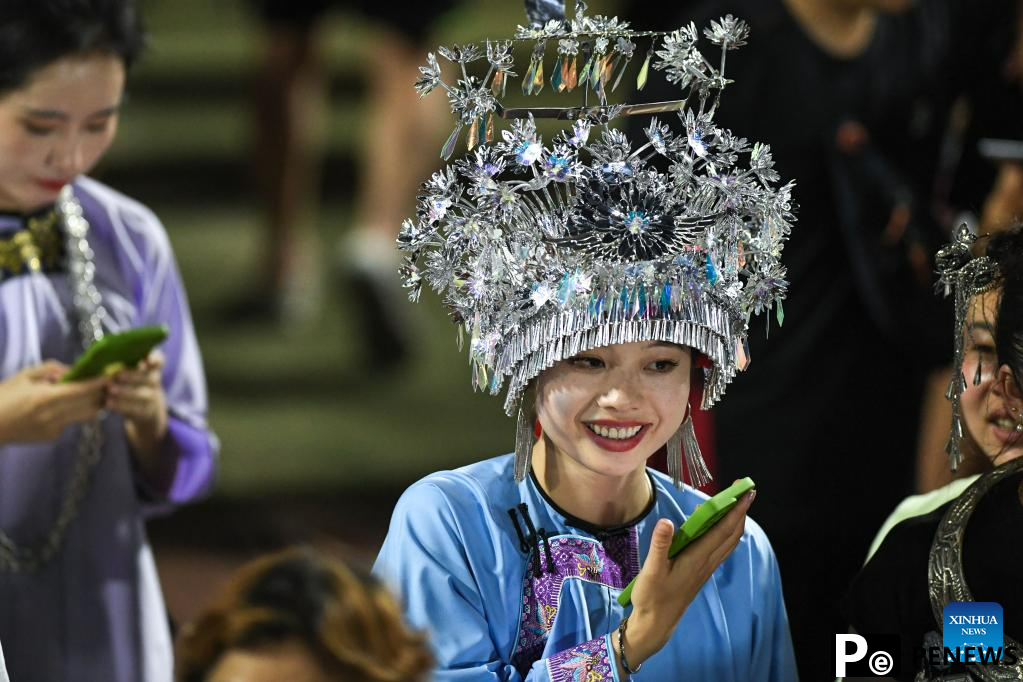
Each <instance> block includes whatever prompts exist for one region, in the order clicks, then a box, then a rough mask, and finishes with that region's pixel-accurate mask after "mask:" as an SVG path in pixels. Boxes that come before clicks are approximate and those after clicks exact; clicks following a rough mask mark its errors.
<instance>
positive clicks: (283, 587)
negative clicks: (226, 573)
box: [177, 548, 432, 682]
mask: <svg viewBox="0 0 1023 682" xmlns="http://www.w3.org/2000/svg"><path fill="white" fill-rule="evenodd" d="M285 642H299V643H301V644H302V645H303V646H304V647H305V648H306V650H307V651H308V652H309V653H310V654H311V655H312V656H313V657H314V658H315V659H316V660H317V661H318V662H319V664H320V666H321V667H322V668H323V670H324V671H325V672H327V673H328V674H330V675H331V676H332V678H333V679H338V680H359V681H360V682H423V681H425V680H426V678H427V676H428V675H429V671H430V669H431V666H432V657H431V655H430V653H429V651H428V649H427V646H426V641H425V637H424V636H423V635H421V634H419V633H416V632H413V631H412V630H410V629H409V628H408V626H406V625H405V623H404V621H403V620H402V616H401V609H400V607H399V606H398V603H397V601H396V600H395V599H394V597H392V596H391V594H390V593H389V592H388V591H387V590H386V589H385V588H384V587H383V585H381V584H380V582H379V581H378V580H376V579H375V578H373V576H371V575H369V574H366V573H361V572H356V571H353V570H351V569H349V568H348V567H347V566H345V565H344V564H342V563H341V562H339V561H335V560H331V559H328V558H327V557H325V556H324V555H322V554H320V553H318V552H316V551H314V550H312V549H308V548H295V549H289V550H285V551H283V552H278V553H276V554H272V555H269V556H266V557H263V558H260V559H257V560H255V561H253V562H250V563H249V564H246V565H245V566H243V567H242V568H241V569H239V570H238V572H237V573H235V574H234V576H233V577H232V579H231V582H230V583H229V584H228V586H227V588H226V589H225V590H224V592H223V594H222V595H221V598H220V599H219V600H218V601H217V602H216V603H215V604H214V605H213V607H212V608H210V609H208V610H207V611H205V612H204V613H203V614H202V615H201V616H200V617H199V619H198V620H196V621H195V623H194V624H192V625H189V626H187V627H186V628H185V629H183V630H182V633H181V637H180V638H179V640H178V656H177V669H178V670H177V674H178V679H179V680H182V682H203V681H204V680H205V679H206V678H207V677H208V675H209V674H210V673H211V672H212V671H213V669H214V668H215V667H216V665H217V662H218V661H219V660H220V658H221V657H222V656H223V655H224V654H225V653H227V652H228V651H231V650H237V649H242V650H250V651H252V650H260V649H263V648H265V647H272V646H274V645H277V644H281V643H285Z"/></svg>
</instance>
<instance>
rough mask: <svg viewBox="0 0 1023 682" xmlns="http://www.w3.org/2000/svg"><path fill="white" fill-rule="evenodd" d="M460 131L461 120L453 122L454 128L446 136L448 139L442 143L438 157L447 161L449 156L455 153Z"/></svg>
mask: <svg viewBox="0 0 1023 682" xmlns="http://www.w3.org/2000/svg"><path fill="white" fill-rule="evenodd" d="M460 132H462V122H461V121H459V122H458V123H457V124H455V129H454V130H452V131H451V135H449V136H448V141H447V142H445V143H444V147H442V148H441V150H440V158H442V159H444V160H445V161H447V160H448V159H450V158H451V155H452V154H454V153H455V145H456V144H457V143H458V134H459V133H460Z"/></svg>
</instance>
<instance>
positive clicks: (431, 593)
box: [375, 2, 797, 682]
mask: <svg viewBox="0 0 1023 682" xmlns="http://www.w3.org/2000/svg"><path fill="white" fill-rule="evenodd" d="M557 4H558V3H537V2H527V7H528V8H530V9H529V10H528V11H530V19H531V21H533V22H534V23H533V24H532V26H531V27H530V28H525V27H520V29H519V33H518V39H520V40H525V41H529V40H536V41H537V45H536V47H535V49H534V51H533V53H532V54H533V57H532V62H531V65H530V66H529V70H528V72H527V73H528V74H529V75H527V77H526V80H527V81H528V82H529V83H530V84H531V85H530V86H529V87H527V88H526V90H529V91H532V90H533V87H534V85H539V86H541V87H542V84H543V69H542V66H543V64H542V58H543V54H544V48H543V46H544V44H545V41H546V40H547V39H548V38H554V37H557V38H559V39H560V40H559V50H560V51H561V52H559V54H561V53H564V54H562V57H559V62H557V63H556V65H555V67H554V70H553V73H554V78H555V80H554V81H553V82H552V87H553V88H555V89H557V90H559V91H560V90H563V89H564V88H563V87H561V86H562V85H564V83H565V82H566V81H567V82H571V81H572V80H573V77H572V74H573V72H574V71H575V69H576V67H575V66H572V64H575V63H576V59H575V57H574V56H573V57H572V59H571V61H570V60H569V58H568V55H569V53H570V54H571V55H575V53H576V51H578V49H579V46H580V45H585V46H586V47H585V48H584V50H585V51H588V50H590V49H593V50H594V52H593V53H592V54H585V53H584V54H583V55H582V56H580V57H579V60H578V61H579V63H584V64H585V66H583V74H584V75H583V76H582V80H580V83H584V82H585V80H587V79H588V80H589V81H590V83H589V85H582V87H584V88H588V89H589V88H592V89H593V90H594V91H595V92H596V93H597V94H596V95H595V97H597V98H599V100H600V102H601V103H602V104H604V103H605V97H606V94H607V93H606V92H605V91H604V88H605V86H607V87H609V88H610V89H612V90H613V87H614V86H613V85H607V83H606V82H605V81H609V80H610V77H611V72H613V71H615V68H616V65H617V64H620V63H621V64H626V65H627V64H628V60H629V58H630V57H631V55H632V53H633V52H634V51H635V50H636V44H635V43H633V42H632V40H633V39H639V38H641V37H642V39H644V40H645V39H647V38H649V35H650V34H637V33H633V32H631V31H628V30H626V29H625V27H624V26H622V25H620V24H619V23H618V21H617V19H613V18H612V19H608V18H604V17H592V18H591V17H587V16H585V3H577V4H576V15H575V17H574V18H573V19H572V21H571V22H569V21H568V20H566V19H565V18H563V17H549V21H544V20H543V18H544V13H545V10H544V9H543V7H541V6H540V5H545V6H548V7H550V6H554V5H557ZM706 35H707V36H708V37H709V39H710V40H711V42H713V43H715V44H717V45H719V46H721V47H722V50H723V51H727V50H730V49H732V48H734V47H737V46H740V45H742V44H743V43H744V41H745V37H746V28H745V24H744V23H743V22H741V21H738V20H736V19H735V18H733V17H731V16H729V17H725V18H723V19H722V20H721V21H720V22H713V23H712V25H711V27H710V28H709V29H708V30H707V32H706ZM698 38H699V34H698V33H697V32H696V29H695V28H694V27H689V28H685V29H682V30H680V31H676V32H674V33H671V34H667V35H665V36H664V37H663V40H664V43H663V45H664V49H663V50H662V51H661V52H658V53H657V54H658V55H659V56H661V58H662V60H659V61H658V62H657V63H655V64H654V67H655V69H656V70H662V71H666V72H667V74H668V78H669V80H672V82H674V83H676V84H678V85H679V87H680V89H681V91H682V92H681V94H680V96H679V97H680V101H679V102H674V103H667V104H672V105H675V106H674V108H675V109H677V108H678V107H679V106H682V105H685V104H692V106H693V108H692V110H687V109H683V111H682V112H681V114H680V117H681V121H682V125H683V126H684V127H685V130H684V132H683V133H682V134H680V135H679V136H677V137H676V136H674V134H673V133H672V132H671V130H670V126H667V125H662V124H660V123H659V122H658V121H657V120H656V119H654V120H651V121H650V123H649V127H648V128H646V129H645V130H644V132H645V134H646V136H647V139H648V140H649V142H648V143H646V144H638V145H637V146H636V149H635V150H633V148H632V142H631V141H630V140H629V139H628V137H627V136H626V135H625V134H624V133H623V132H622V131H621V130H618V129H614V128H611V127H610V126H609V125H608V123H609V119H611V118H614V116H616V115H617V114H618V113H620V110H619V108H618V107H614V106H608V107H604V106H595V107H593V108H592V109H584V110H578V109H562V110H557V112H558V115H559V117H561V118H562V119H568V120H569V121H570V124H569V126H570V127H569V128H568V129H566V130H562V131H561V132H559V133H557V134H556V135H554V137H553V139H552V140H551V141H550V142H549V143H548V146H547V147H544V144H543V142H542V140H541V136H540V132H539V130H538V128H537V125H536V123H535V121H534V120H533V115H534V113H535V114H536V115H537V116H550V115H552V111H551V110H550V109H537V110H524V112H523V110H519V114H520V116H521V117H520V118H517V119H515V120H512V121H510V122H509V123H508V129H507V130H504V131H502V135H501V138H503V142H497V143H496V144H492V145H491V144H490V141H491V139H492V138H496V135H494V133H493V130H492V129H491V128H492V126H494V125H495V123H494V121H493V116H492V112H493V111H495V110H498V111H499V109H498V102H497V101H496V98H498V97H500V96H501V93H502V92H503V87H502V83H503V78H504V77H505V75H507V73H510V69H511V67H512V66H513V64H512V62H513V61H514V60H513V57H512V55H511V43H510V42H509V43H494V42H490V41H488V42H487V52H486V59H487V61H489V63H490V70H489V73H488V75H487V76H486V77H485V78H483V79H482V80H481V79H479V78H478V77H476V76H474V75H470V74H469V70H470V69H471V65H472V63H473V62H479V61H482V59H483V51H482V49H481V48H480V47H478V46H476V45H465V46H459V47H456V48H450V49H449V48H441V50H440V51H439V54H440V55H441V56H442V57H444V58H445V59H447V60H448V61H452V62H458V63H459V66H460V67H461V68H460V70H461V73H462V74H463V78H462V79H461V80H460V81H459V82H458V83H457V84H456V85H455V86H451V85H448V84H446V83H444V82H443V81H442V75H443V73H442V70H441V68H440V66H439V64H438V62H437V59H436V55H434V54H431V55H429V56H428V65H427V66H425V67H423V68H422V69H421V71H422V73H423V76H422V78H421V79H420V80H419V81H418V82H417V88H419V89H420V91H421V92H423V93H424V94H425V93H428V92H429V91H430V90H433V89H434V88H436V87H441V86H442V84H443V87H444V89H445V90H446V91H447V92H448V94H449V97H450V101H451V102H452V106H453V108H454V109H455V111H456V113H458V114H459V122H458V123H456V127H455V130H454V133H453V134H452V138H451V139H450V140H449V144H448V145H447V146H445V150H444V154H445V155H450V154H451V153H453V149H454V142H456V141H457V139H458V135H459V131H460V130H461V127H462V125H463V123H464V124H467V125H469V127H470V131H469V142H468V144H469V148H470V150H472V149H473V148H474V147H476V149H475V151H474V152H470V154H469V155H468V156H467V157H466V158H465V159H463V160H460V161H458V162H456V163H455V164H453V165H452V166H449V167H448V168H447V169H445V170H444V171H443V172H440V173H437V174H435V175H434V176H433V177H432V178H431V179H430V181H429V182H427V183H424V185H423V189H422V192H421V193H420V196H419V211H418V212H417V216H416V219H415V220H408V221H406V222H405V224H404V225H403V228H402V231H401V233H400V235H399V238H398V243H399V248H400V249H401V250H402V251H404V252H405V253H406V254H407V258H406V260H405V262H404V263H403V265H402V268H401V275H402V277H403V279H404V280H405V283H406V286H407V287H408V288H410V289H411V291H412V293H411V297H412V298H413V299H415V298H416V297H417V296H418V293H419V290H420V289H421V287H422V285H423V283H424V282H425V283H427V284H428V285H430V286H431V287H433V288H434V289H436V290H437V291H438V292H439V293H440V294H441V295H442V296H443V298H444V301H445V304H446V305H447V306H448V307H449V309H450V311H451V317H452V319H453V320H454V321H455V322H456V323H458V324H459V325H461V326H462V328H463V331H464V332H466V333H468V334H469V335H470V337H471V342H470V345H469V354H470V360H471V363H472V369H473V379H474V383H475V384H476V386H477V387H478V388H480V389H482V390H488V391H490V392H491V393H498V392H499V391H500V390H501V387H502V385H504V384H507V386H508V392H507V397H506V399H505V409H506V411H507V412H508V414H509V416H511V415H517V423H516V437H515V452H514V453H513V454H509V455H505V456H502V457H496V458H493V459H489V460H485V461H482V462H479V463H476V464H471V465H468V466H465V467H462V468H460V469H457V470H455V471H444V472H439V473H436V474H433V475H431V476H428V477H426V478H425V479H423V480H422V481H420V482H418V483H416V484H415V485H413V486H412V487H411V488H409V490H408V491H406V492H405V494H404V495H403V496H402V498H401V499H400V500H399V502H398V505H397V507H396V509H395V511H394V515H393V517H392V520H391V526H390V530H389V532H388V535H387V538H386V540H385V541H384V545H383V548H382V549H381V551H380V555H379V557H378V559H377V563H376V566H375V570H376V571H377V572H378V573H380V574H381V575H383V576H385V577H386V578H388V579H390V580H392V581H394V584H395V585H396V587H397V588H398V590H399V592H400V593H401V594H402V596H403V598H404V601H405V605H406V616H407V618H408V619H409V621H410V622H411V624H412V625H414V626H416V627H420V628H424V629H429V630H430V631H431V634H432V637H431V642H432V645H433V646H434V657H435V659H436V661H437V670H436V674H435V679H437V680H470V681H472V682H483V681H484V680H487V681H491V680H529V681H531V682H540V681H541V680H542V681H547V680H554V681H557V682H560V681H562V680H573V681H582V680H585V682H600V681H602V680H623V679H626V678H628V676H630V675H631V674H632V673H634V672H638V671H639V669H640V667H641V666H642V668H643V677H644V679H651V680H676V679H693V680H715V682H740V681H741V682H756V681H759V680H764V681H771V682H773V681H777V682H782V681H785V682H789V681H791V680H795V679H796V677H797V675H796V670H795V662H794V657H793V652H792V644H791V640H790V637H789V632H788V621H787V617H786V612H785V605H784V602H783V599H782V593H781V586H780V579H779V575H778V567H777V564H776V562H775V558H774V554H773V551H772V550H771V546H770V544H769V543H768V541H767V538H766V536H765V535H764V533H763V531H762V530H761V529H760V527H759V526H757V524H756V523H754V522H753V521H752V520H750V519H748V518H746V512H747V511H748V510H749V508H750V505H751V504H752V502H753V496H754V493H753V492H752V491H751V492H750V493H749V494H747V495H745V496H743V498H742V499H741V500H740V501H739V502H738V504H736V505H735V507H734V508H733V509H732V510H731V511H730V512H729V513H728V514H727V515H726V516H724V517H723V518H721V520H720V521H719V522H718V523H717V524H716V525H715V526H714V527H713V528H711V530H710V531H708V532H707V533H706V534H704V535H702V536H701V537H700V538H699V539H697V540H696V541H695V542H693V543H692V544H690V545H688V546H687V547H686V548H685V549H684V550H683V551H682V552H681V553H679V554H678V555H677V556H676V557H675V558H674V559H669V557H668V552H669V546H670V544H671V541H672V534H673V530H674V528H675V527H676V526H678V525H680V524H682V523H684V522H685V521H686V520H687V519H688V518H690V516H691V515H692V513H693V511H694V510H695V509H696V507H697V506H698V505H700V504H702V503H703V502H705V501H706V499H707V498H706V496H705V495H703V494H702V493H701V492H699V491H698V490H696V487H698V486H701V485H703V484H704V483H705V482H706V481H707V479H708V477H709V472H708V471H707V469H706V466H705V465H704V463H703V460H702V457H701V456H700V454H699V452H698V451H697V449H696V441H695V437H694V436H693V430H692V420H691V418H689V417H688V416H687V413H688V411H689V389H690V375H691V372H692V370H693V365H696V366H698V367H699V368H701V369H703V370H704V372H703V375H702V377H700V378H701V379H702V380H703V381H704V383H705V391H704V393H703V404H704V407H709V406H710V405H712V404H714V403H715V402H716V401H717V400H719V399H721V397H722V396H723V394H724V392H725V389H726V387H727V386H728V384H729V382H730V381H731V380H732V378H733V377H734V376H735V375H736V373H737V372H738V371H739V370H741V369H743V368H744V367H745V365H746V360H747V354H746V350H745V341H746V330H747V329H748V325H749V321H750V318H751V317H752V316H753V315H754V314H757V313H761V312H766V311H768V310H771V309H772V308H774V309H775V311H776V315H777V317H778V319H779V320H780V319H781V318H782V312H781V299H782V298H783V297H784V294H785V289H786V283H785V279H784V277H785V271H784V268H783V267H782V266H781V264H780V262H779V260H778V258H779V255H780V253H781V250H782V247H783V244H784V242H785V239H786V236H787V235H788V232H789V227H790V223H791V221H792V216H791V203H790V193H789V190H790V187H789V186H787V185H785V186H782V187H780V188H775V186H774V185H775V183H776V182H777V181H778V179H779V178H778V175H777V174H776V173H775V172H774V171H773V169H772V165H773V162H772V160H771V154H770V151H769V149H768V148H767V147H766V146H764V145H760V144H757V145H753V146H752V147H751V146H750V145H749V144H748V143H747V142H746V141H745V140H741V139H740V138H737V137H736V136H734V135H732V133H731V132H729V131H727V130H722V129H720V128H718V127H717V126H715V125H714V122H713V112H714V111H715V110H716V107H717V97H718V96H719V95H720V89H721V88H722V87H723V86H724V85H725V84H726V83H727V82H729V81H727V79H725V78H724V76H723V74H722V73H719V72H718V71H717V70H716V69H711V71H709V72H705V71H702V70H701V69H702V68H704V67H701V66H697V65H701V64H702V65H707V64H710V63H712V62H710V61H707V60H706V59H704V58H703V57H702V56H701V55H700V54H699V51H698V50H697V49H696V47H695V44H696V42H697V40H698ZM658 47H660V43H658ZM653 51H654V50H653V48H652V47H651V48H650V53H652V52H653ZM616 53H618V54H617V57H615V56H614V55H615V54H616ZM650 53H648V57H647V64H649V60H650V56H649V54H650ZM587 58H588V59H589V60H590V61H585V60H586V59H587ZM719 63H720V64H721V65H722V68H723V66H724V58H723V56H722V58H721V60H720V62H719ZM642 69H643V70H642V72H641V73H642V74H644V75H642V76H641V79H645V78H646V75H645V74H646V71H647V66H646V65H644V66H643V67H642ZM483 72H485V71H483ZM483 72H481V73H483ZM506 72H507V73H506ZM562 72H565V73H566V74H567V75H568V76H569V77H568V78H566V79H564V80H561V79H560V74H561V73H562ZM605 73H606V75H602V74H605ZM495 74H497V75H498V76H500V78H497V77H496V76H495ZM490 78H495V80H494V82H493V83H492V84H491V85H489V86H488V85H487V83H486V81H487V79H490ZM619 78H620V76H619ZM565 87H568V86H567V85H566V86H565ZM463 89H464V91H463ZM584 101H585V100H584ZM664 104H665V103H660V104H659V105H648V106H652V107H654V108H659V107H661V106H663V105H664ZM638 109H639V110H640V111H649V110H650V109H649V108H638ZM506 113H508V112H506ZM591 137H592V138H594V139H593V140H592V141H591ZM477 145H478V146H477ZM740 154H742V155H747V154H748V156H749V163H750V168H749V169H742V168H740V167H739V158H740V157H739V155H740ZM655 162H656V163H655ZM657 164H662V165H663V167H667V168H668V169H669V170H668V171H667V172H665V171H663V170H662V169H661V168H660V167H658V166H657ZM523 177H525V178H526V179H523ZM665 446H666V449H667V452H668V469H669V474H670V475H669V476H665V475H664V474H661V473H659V472H656V471H653V470H652V469H648V468H647V467H646V463H647V460H648V459H649V458H650V457H651V455H653V454H654V453H655V452H656V451H657V450H659V449H660V448H661V447H665ZM686 474H688V480H689V483H690V485H689V486H687V485H685V484H684V483H683V480H684V478H686ZM641 559H642V561H643V563H642V567H641V563H640V562H641ZM634 579H635V588H634V590H633V592H632V595H631V610H627V609H628V607H626V608H623V607H622V605H621V604H620V603H619V602H618V599H617V598H618V596H619V595H621V594H622V591H623V589H624V588H625V587H626V586H627V585H628V584H629V583H630V582H631V581H633V580H634Z"/></svg>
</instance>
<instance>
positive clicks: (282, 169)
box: [232, 0, 327, 321]
mask: <svg viewBox="0 0 1023 682" xmlns="http://www.w3.org/2000/svg"><path fill="white" fill-rule="evenodd" d="M257 4H259V5H260V9H261V10H262V13H263V18H264V20H265V23H266V34H265V39H264V51H263V61H262V64H261V66H260V71H259V75H258V77H257V83H256V98H255V99H256V115H255V123H256V129H255V159H254V161H255V174H256V180H257V187H258V189H259V195H260V200H261V202H262V205H263V209H264V221H265V225H266V232H265V235H266V239H265V241H264V242H263V245H262V249H263V251H262V255H261V257H260V260H259V272H258V273H257V280H256V283H255V284H254V287H253V291H252V292H251V293H250V294H249V295H246V296H245V297H244V298H243V300H241V301H239V302H238V303H237V304H236V305H235V306H234V310H233V311H232V312H233V313H234V314H235V316H236V317H256V318H268V319H273V320H276V321H286V320H293V319H294V318H296V317H301V316H303V315H305V314H307V313H308V312H309V308H308V306H309V302H308V301H302V300H300V298H299V296H297V290H296V277H297V276H298V271H299V264H300V263H302V264H305V265H311V264H312V263H311V262H308V263H307V262H306V261H310V258H309V256H308V253H306V254H305V255H303V251H306V252H315V249H311V248H310V247H309V246H308V241H309V240H311V239H312V238H313V235H312V234H310V230H309V229H308V226H305V225H304V223H305V222H306V221H305V220H304V218H305V217H306V216H305V214H306V212H307V211H308V209H309V207H310V206H311V204H312V203H314V201H315V196H316V194H317V191H316V188H317V187H318V186H319V182H318V179H319V166H320V161H321V156H322V150H321V149H320V147H321V139H320V138H321V133H322V131H321V127H322V126H321V122H322V112H323V107H324V101H325V92H326V82H325V78H324V76H323V73H322V71H321V68H320V63H319V58H318V57H319V55H318V50H317V45H316V37H317V31H316V28H317V25H318V23H319V22H318V20H319V17H320V16H321V15H322V13H323V11H324V10H325V9H326V5H327V3H326V2H325V1H317V0H305V1H304V2H294V3H285V2H275V1H273V0H263V2H260V3H257ZM303 245H306V248H305V249H304V250H303Z"/></svg>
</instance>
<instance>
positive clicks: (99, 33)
mask: <svg viewBox="0 0 1023 682" xmlns="http://www.w3.org/2000/svg"><path fill="white" fill-rule="evenodd" d="M143 43H144V34H143V32H142V29H141V26H140V22H139V18H138V15H137V14H136V12H135V7H134V3H132V2H128V1H126V0H5V1H4V2H3V3H2V6H0V209H2V210H4V211H10V212H17V213H28V212H31V211H34V210H35V209H38V208H41V207H43V206H45V205H47V204H52V203H53V202H54V201H56V199H57V196H58V194H59V193H60V190H61V188H62V187H64V186H65V185H67V184H68V183H70V182H71V181H72V180H74V179H75V178H76V177H77V176H79V175H81V174H83V173H87V172H88V171H89V170H90V169H91V168H92V167H93V166H94V165H95V164H96V163H97V162H98V161H99V160H100V158H101V157H102V156H103V154H104V153H105V152H106V150H107V148H108V147H109V146H110V143H111V142H112V141H113V139H114V134H115V133H116V131H117V122H118V114H119V112H120V108H121V104H122V99H123V96H124V80H125V72H126V70H127V68H128V67H129V66H131V64H132V63H133V62H134V61H135V59H136V57H137V56H138V54H139V52H140V51H141V49H142V47H143Z"/></svg>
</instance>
